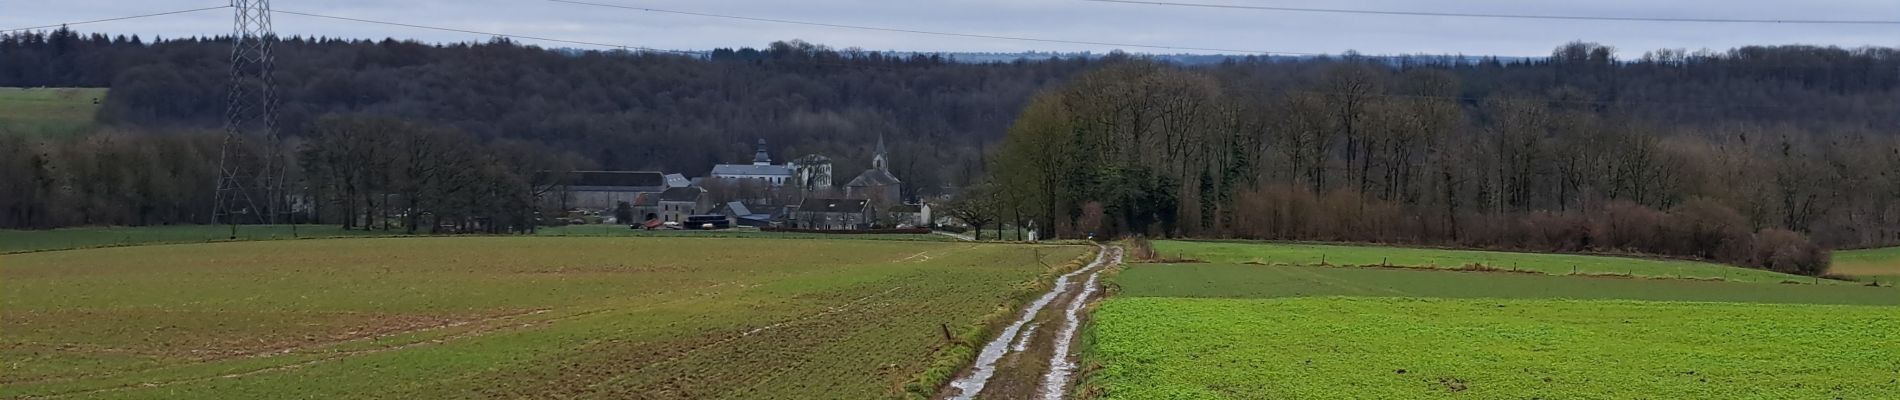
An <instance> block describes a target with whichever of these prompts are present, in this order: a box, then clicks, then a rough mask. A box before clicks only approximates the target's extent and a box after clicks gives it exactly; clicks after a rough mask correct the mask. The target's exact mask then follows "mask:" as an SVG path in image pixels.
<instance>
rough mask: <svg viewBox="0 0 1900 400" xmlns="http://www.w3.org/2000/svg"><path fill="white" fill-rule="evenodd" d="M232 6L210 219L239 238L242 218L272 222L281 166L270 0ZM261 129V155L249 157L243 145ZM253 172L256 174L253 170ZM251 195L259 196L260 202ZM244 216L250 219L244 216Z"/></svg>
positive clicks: (247, 0) (243, 1)
mask: <svg viewBox="0 0 1900 400" xmlns="http://www.w3.org/2000/svg"><path fill="white" fill-rule="evenodd" d="M231 8H232V9H233V10H235V11H236V13H235V18H234V19H233V21H232V22H233V26H232V34H231V76H230V82H228V84H229V85H230V92H229V93H228V97H227V100H228V103H226V106H225V120H224V144H223V145H222V146H221V148H220V149H219V152H218V153H219V155H218V189H217V194H216V195H215V196H214V197H213V200H214V202H215V203H216V206H215V208H214V209H213V210H212V212H211V218H212V223H214V224H215V223H218V222H219V219H222V220H223V222H225V223H227V224H230V225H231V239H237V226H238V223H239V222H240V220H241V219H248V220H249V222H253V223H273V224H274V223H276V222H277V213H276V212H275V211H276V206H277V204H278V202H279V200H280V199H279V198H278V196H279V193H277V188H279V187H281V186H282V184H283V171H281V170H280V169H279V168H277V163H278V162H279V160H278V159H279V158H280V157H281V153H280V152H279V150H280V149H279V148H278V147H279V146H280V143H279V142H278V139H277V98H276V90H275V89H276V88H275V87H274V82H273V81H272V77H271V67H272V64H273V63H274V62H275V60H274V59H273V58H272V55H271V42H272V41H274V40H276V39H277V35H276V33H275V32H273V31H272V30H271V11H270V0H232V1H231ZM260 128H261V129H262V131H263V132H262V136H263V139H264V147H265V148H264V150H263V153H264V154H263V156H262V157H256V158H258V159H252V158H253V157H250V155H251V152H250V151H248V150H247V149H246V148H245V146H244V143H245V137H246V136H249V135H251V133H249V132H251V131H253V130H256V129H260ZM253 172H254V173H253ZM254 195H255V196H261V197H263V201H262V202H259V201H257V200H256V198H255V197H254ZM247 216H248V218H247Z"/></svg>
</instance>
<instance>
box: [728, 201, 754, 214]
mask: <svg viewBox="0 0 1900 400" xmlns="http://www.w3.org/2000/svg"><path fill="white" fill-rule="evenodd" d="M726 209H727V210H732V215H751V214H752V210H749V209H746V208H745V203H740V202H737V201H731V202H726Z"/></svg>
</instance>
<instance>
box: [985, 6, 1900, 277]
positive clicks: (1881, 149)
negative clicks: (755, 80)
mask: <svg viewBox="0 0 1900 400" xmlns="http://www.w3.org/2000/svg"><path fill="white" fill-rule="evenodd" d="M1610 54H1611V50H1610V49H1608V48H1605V47H1601V46H1595V45H1590V44H1581V43H1579V44H1572V45H1567V46H1564V47H1561V48H1559V49H1558V50H1557V51H1556V52H1555V53H1554V55H1553V57H1552V58H1550V59H1548V60H1543V61H1539V62H1536V63H1530V64H1517V65H1506V66H1501V67H1500V66H1487V65H1476V66H1434V65H1397V66H1394V65H1392V64H1390V63H1388V62H1385V61H1383V60H1371V59H1359V60H1355V59H1346V60H1337V61H1331V62H1315V63H1298V64H1295V65H1291V66H1283V65H1274V66H1259V65H1249V64H1242V63H1234V64H1228V65H1223V66H1220V67H1215V68H1205V69H1182V68H1175V67H1171V66H1166V65H1159V64H1155V63H1150V62H1144V61H1141V60H1128V61H1125V62H1119V63H1112V64H1110V65H1106V66H1104V67H1102V68H1100V69H1097V70H1094V71H1091V72H1088V73H1085V74H1082V75H1080V76H1078V77H1076V78H1074V79H1071V80H1070V81H1069V82H1068V83H1067V84H1065V85H1063V86H1061V87H1057V88H1052V89H1050V90H1047V91H1045V92H1043V93H1041V94H1039V95H1038V96H1037V97H1036V98H1035V99H1034V100H1033V101H1032V103H1031V104H1030V105H1029V106H1028V107H1027V109H1026V110H1025V111H1024V113H1023V114H1022V116H1021V117H1020V118H1019V119H1018V120H1017V122H1016V124H1015V125H1014V126H1013V127H1012V128H1011V130H1010V133H1009V138H1008V140H1007V141H1006V142H1005V143H1004V144H1003V145H1002V147H1001V148H1000V151H999V155H998V156H997V157H996V159H995V160H994V161H993V165H994V168H993V169H991V171H990V172H991V173H992V174H991V175H990V176H989V177H988V178H987V181H986V183H985V184H983V185H981V186H979V187H978V189H979V190H977V191H974V192H971V193H965V196H963V197H964V198H963V199H962V200H961V202H960V203H959V204H957V206H958V207H956V208H957V211H958V212H959V213H963V214H968V213H971V211H972V210H976V211H978V212H986V213H988V214H990V218H988V219H994V220H997V221H1001V222H1007V223H1011V224H1014V225H1017V226H1021V225H1026V224H1030V223H1032V222H1040V223H1039V224H1038V225H1040V226H1053V227H1056V228H1057V229H1055V231H1056V232H1062V233H1067V234H1069V235H1075V234H1080V233H1085V232H1101V233H1104V234H1110V235H1112V234H1115V233H1139V234H1148V235H1166V236H1197V237H1206V236H1214V237H1243V238H1257V239H1278V240H1325V241H1361V242H1382V243H1411V244H1427V245H1455V246H1475V247H1490V248H1505V249H1526V250H1543V251H1600V252H1619V253H1643V254H1657V255H1668V256H1680V257H1693V258H1703V259H1715V260H1721V261H1726V262H1731V263H1738V264H1743V265H1754V266H1761V267H1765V268H1771V269H1775V270H1780V271H1786V272H1798V273H1807V274H1819V273H1822V272H1824V271H1825V268H1826V259H1827V257H1826V256H1825V251H1824V250H1823V249H1824V248H1827V247H1830V246H1861V245H1876V244H1890V243H1894V242H1896V241H1900V132H1897V131H1896V130H1897V129H1900V124H1896V121H1894V118H1895V117H1896V116H1897V115H1900V108H1894V107H1895V106H1896V104H1894V102H1895V99H1900V91H1896V85H1895V82H1896V79H1900V64H1896V61H1900V54H1897V53H1895V52H1893V51H1890V50H1884V49H1883V50H1867V51H1853V52H1848V51H1843V50H1833V49H1809V48H1784V49H1742V50H1737V51H1733V52H1730V53H1727V54H1725V55H1719V56H1718V55H1713V54H1708V55H1699V56H1681V55H1679V54H1677V53H1668V54H1663V53H1655V54H1650V55H1648V56H1645V57H1644V58H1643V59H1642V60H1639V61H1634V62H1620V61H1616V60H1614V59H1613V58H1612V57H1610V56H1609V55H1610ZM1765 55H1772V56H1765ZM1802 56H1806V57H1818V58H1820V59H1828V60H1830V61H1828V62H1818V63H1809V62H1793V61H1792V60H1799V59H1803V58H1801V57H1802ZM1828 57H1838V58H1828ZM1740 60H1752V62H1754V63H1760V64H1761V65H1756V64H1751V63H1749V62H1742V61H1740ZM1705 63H1714V64H1718V65H1721V64H1726V65H1729V66H1727V67H1710V66H1706V65H1703V64H1705ZM1843 65H1859V66H1861V67H1860V68H1863V70H1864V71H1866V73H1863V74H1849V73H1845V72H1844V70H1845V69H1847V68H1846V67H1843ZM1527 71H1541V72H1543V74H1541V78H1542V80H1543V83H1544V84H1543V85H1509V86H1507V87H1508V89H1505V88H1497V89H1492V88H1489V87H1490V86H1492V85H1499V82H1506V81H1512V80H1518V79H1522V80H1527V81H1528V80H1532V79H1531V78H1529V77H1528V76H1529V75H1528V74H1525V72H1527ZM1744 71H1746V72H1744ZM1698 72H1701V74H1699V73H1698ZM1704 74H1706V75H1704ZM1724 76H1726V78H1724ZM1743 77H1745V78H1743ZM1289 82H1290V83H1289ZM1692 93H1705V95H1702V96H1696V95H1689V94H1692ZM1722 93H1733V95H1732V96H1733V97H1734V99H1733V101H1731V100H1729V99H1724V98H1722V97H1719V95H1718V94H1722ZM1652 94H1654V95H1652ZM1754 96H1768V97H1778V98H1783V99H1786V101H1787V104H1788V107H1789V108H1790V109H1809V110H1813V111H1812V114H1811V115H1802V114H1792V113H1790V112H1789V110H1761V109H1759V108H1757V107H1752V105H1753V104H1754V103H1755V102H1754V101H1751V100H1749V99H1751V98H1754ZM1817 103H1818V104H1832V105H1836V106H1835V107H1838V108H1839V109H1820V108H1817V107H1814V104H1817ZM1724 109H1726V111H1723V110H1724ZM1841 110H1860V111H1858V112H1842V111H1841ZM983 219H985V218H981V217H979V218H978V220H983Z"/></svg>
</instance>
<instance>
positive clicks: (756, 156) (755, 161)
mask: <svg viewBox="0 0 1900 400" xmlns="http://www.w3.org/2000/svg"><path fill="white" fill-rule="evenodd" d="M752 165H772V155H770V154H766V153H765V138H759V149H758V152H756V153H753V154H752Z"/></svg>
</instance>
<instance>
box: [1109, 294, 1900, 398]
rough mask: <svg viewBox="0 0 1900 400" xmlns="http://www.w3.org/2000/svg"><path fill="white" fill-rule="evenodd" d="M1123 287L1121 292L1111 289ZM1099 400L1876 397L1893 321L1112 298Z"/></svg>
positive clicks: (1593, 305)
mask: <svg viewBox="0 0 1900 400" xmlns="http://www.w3.org/2000/svg"><path fill="white" fill-rule="evenodd" d="M1125 278H1127V277H1125ZM1095 318H1096V322H1095V324H1094V325H1093V327H1092V328H1091V329H1092V333H1091V336H1090V340H1092V343H1091V346H1090V353H1089V356H1088V357H1089V362H1091V363H1094V364H1099V365H1103V366H1104V369H1102V370H1099V371H1097V372H1096V373H1095V374H1093V375H1091V377H1090V380H1089V381H1088V382H1087V384H1088V385H1089V386H1090V387H1091V388H1092V390H1096V391H1098V393H1103V394H1106V397H1108V398H1127V399H1191V398H1287V399H1303V398H1367V399H1437V398H1457V399H1525V398H1546V399H1569V398H1578V399H1583V398H1591V399H1595V398H1602V399H1610V398H1618V399H1632V398H1659V399H1672V398H1721V399H1793V398H1803V399H1820V398H1867V399H1872V398H1891V397H1893V396H1894V395H1895V394H1896V393H1900V383H1896V381H1894V379H1893V377H1894V374H1895V373H1896V370H1900V361H1896V360H1900V359H1896V358H1895V357H1894V356H1893V355H1894V354H1896V353H1900V310H1897V309H1896V308H1894V307H1874V306H1840V305H1788V304H1723V303H1672V302H1630V301H1571V300H1523V299H1500V300H1469V299H1460V300H1448V299H1408V298H1292V299H1182V298H1152V297H1149V298H1142V297H1124V298H1116V299H1113V300H1111V301H1108V302H1107V303H1106V304H1104V305H1102V306H1101V307H1100V308H1099V309H1098V311H1097V312H1096V314H1095Z"/></svg>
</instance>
